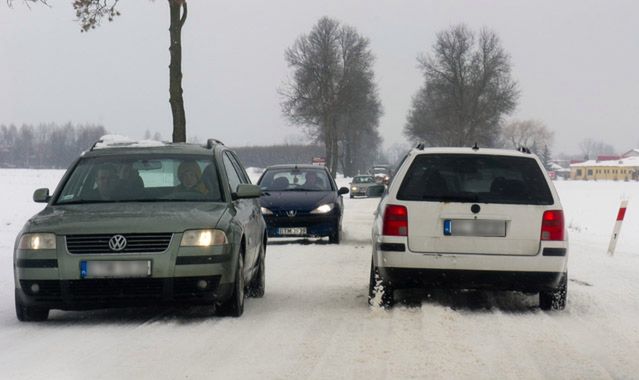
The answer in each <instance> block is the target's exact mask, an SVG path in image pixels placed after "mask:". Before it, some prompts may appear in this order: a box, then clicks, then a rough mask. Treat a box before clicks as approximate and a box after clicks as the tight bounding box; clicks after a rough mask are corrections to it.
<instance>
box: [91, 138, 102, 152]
mask: <svg viewBox="0 0 639 380" xmlns="http://www.w3.org/2000/svg"><path fill="white" fill-rule="evenodd" d="M103 142H104V141H102V139H99V140H97V141H96V142H94V143H93V145H91V148H89V152H91V151H93V149H95V147H96V146H97V145H98V144H102V143H103Z"/></svg>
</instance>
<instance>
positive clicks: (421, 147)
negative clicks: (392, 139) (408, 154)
mask: <svg viewBox="0 0 639 380" xmlns="http://www.w3.org/2000/svg"><path fill="white" fill-rule="evenodd" d="M415 148H417V149H419V150H424V143H423V142H420V143H418V144H417V146H416V147H415Z"/></svg>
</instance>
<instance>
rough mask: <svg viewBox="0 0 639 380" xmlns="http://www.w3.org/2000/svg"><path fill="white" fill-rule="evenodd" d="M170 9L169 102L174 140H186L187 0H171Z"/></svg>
mask: <svg viewBox="0 0 639 380" xmlns="http://www.w3.org/2000/svg"><path fill="white" fill-rule="evenodd" d="M169 9H170V11H171V25H170V26H169V34H170V36H171V46H170V47H169V52H170V53H171V63H170V65H169V103H170V104H171V113H172V114H173V142H186V116H185V113H184V99H183V97H182V26H183V25H184V22H185V21H186V14H187V8H186V0H169Z"/></svg>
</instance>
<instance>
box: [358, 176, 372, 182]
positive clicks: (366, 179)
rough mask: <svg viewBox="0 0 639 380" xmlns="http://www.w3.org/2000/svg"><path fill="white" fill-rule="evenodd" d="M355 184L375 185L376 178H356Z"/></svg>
mask: <svg viewBox="0 0 639 380" xmlns="http://www.w3.org/2000/svg"><path fill="white" fill-rule="evenodd" d="M353 183H375V178H373V177H370V176H365V177H355V178H353Z"/></svg>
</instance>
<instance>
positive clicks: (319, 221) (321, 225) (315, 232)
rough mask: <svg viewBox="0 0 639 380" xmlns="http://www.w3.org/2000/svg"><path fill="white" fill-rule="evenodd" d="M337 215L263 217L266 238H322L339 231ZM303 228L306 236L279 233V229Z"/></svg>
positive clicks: (338, 217)
mask: <svg viewBox="0 0 639 380" xmlns="http://www.w3.org/2000/svg"><path fill="white" fill-rule="evenodd" d="M339 219H340V216H339V215H338V214H333V213H331V214H329V215H320V214H318V215H313V214H307V215H296V216H293V217H289V216H277V215H264V220H265V221H266V226H267V228H266V231H267V233H268V237H323V236H330V235H332V234H334V233H335V232H336V231H337V230H338V229H339ZM293 227H304V228H306V234H299V235H288V234H287V235H283V234H281V233H280V228H293Z"/></svg>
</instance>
